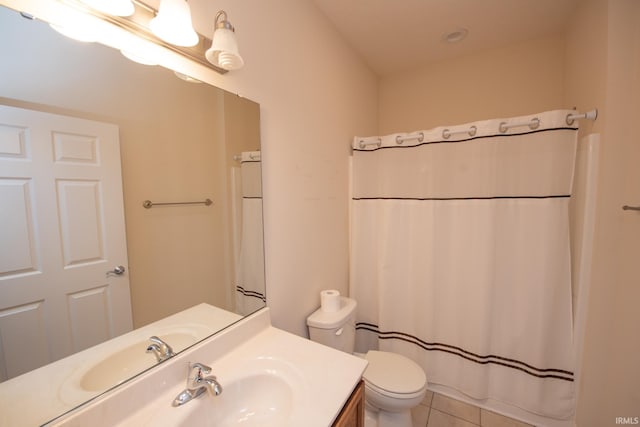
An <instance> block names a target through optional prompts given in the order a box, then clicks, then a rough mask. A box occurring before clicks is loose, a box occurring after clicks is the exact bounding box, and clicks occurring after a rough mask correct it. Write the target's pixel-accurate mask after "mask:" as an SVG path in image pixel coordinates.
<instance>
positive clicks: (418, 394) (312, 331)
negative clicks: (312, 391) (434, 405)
mask: <svg viewBox="0 0 640 427" xmlns="http://www.w3.org/2000/svg"><path fill="white" fill-rule="evenodd" d="M355 309H356V301H355V300H353V299H350V298H346V297H340V309H339V310H338V311H334V312H326V311H323V310H322V309H318V310H316V311H315V312H313V313H312V314H311V315H310V316H309V317H308V318H307V326H308V328H309V337H310V339H311V340H312V341H316V342H319V343H321V344H325V345H328V346H330V347H333V348H335V349H337V350H341V351H344V352H347V353H353V351H354V347H355ZM364 358H365V359H367V361H368V362H369V365H368V366H367V369H366V370H365V372H364V374H363V379H364V385H365V405H366V409H367V417H366V421H367V423H370V425H377V427H411V426H412V422H411V408H413V407H415V406H417V405H418V404H419V403H420V402H421V401H422V399H423V398H424V396H425V394H426V391H427V378H426V375H425V373H424V371H423V370H422V368H421V367H420V366H418V364H416V363H415V362H414V361H412V360H411V359H409V358H407V357H405V356H402V355H400V354H395V353H390V352H386V351H375V350H371V351H369V352H367V353H366V354H365V355H364ZM367 427H369V425H367Z"/></svg>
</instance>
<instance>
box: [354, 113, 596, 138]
mask: <svg viewBox="0 0 640 427" xmlns="http://www.w3.org/2000/svg"><path fill="white" fill-rule="evenodd" d="M597 118H598V109H597V108H595V109H593V110H591V111H587V112H586V113H577V112H576V113H571V114H567V117H566V119H565V121H566V122H567V125H569V126H571V125H572V124H573V122H574V121H576V120H582V119H586V120H591V121H595V120H596V119H597ZM521 126H529V128H530V129H532V130H534V129H537V128H538V127H539V126H540V119H538V118H537V117H534V118H533V119H531V120H530V121H528V122H518V123H507V122H502V123H500V126H499V127H498V130H499V131H500V133H505V132H506V131H507V130H509V129H511V128H515V127H521ZM477 130H478V128H477V127H476V126H470V127H469V128H467V129H457V130H453V129H444V130H443V131H442V137H443V138H444V139H449V138H450V137H451V135H459V134H464V133H466V134H469V136H471V137H473V136H475V134H476V132H477ZM412 139H417V140H418V142H422V140H423V139H424V133H423V132H417V133H415V134H411V135H404V136H400V135H398V136H396V144H402V143H403V142H404V141H408V140H412ZM369 145H375V146H377V147H380V146H382V138H379V137H378V138H363V139H361V140H359V141H358V147H360V148H365V147H367V146H369Z"/></svg>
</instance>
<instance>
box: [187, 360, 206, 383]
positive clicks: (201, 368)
mask: <svg viewBox="0 0 640 427" xmlns="http://www.w3.org/2000/svg"><path fill="white" fill-rule="evenodd" d="M189 372H190V374H191V375H189V377H193V379H194V380H195V379H202V378H204V375H207V374H208V373H210V372H211V368H210V367H209V366H207V365H203V364H202V363H198V362H196V363H191V364H190V365H189ZM203 374H204V375H203Z"/></svg>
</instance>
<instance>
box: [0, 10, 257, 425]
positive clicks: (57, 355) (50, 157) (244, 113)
mask: <svg viewBox="0 0 640 427" xmlns="http://www.w3.org/2000/svg"><path fill="white" fill-rule="evenodd" d="M0 33H1V34H2V40H1V41H0V58H1V60H0V113H1V114H0V255H1V257H0V381H2V382H0V400H1V401H2V404H0V413H1V412H3V405H4V406H5V407H9V406H12V405H13V406H15V405H21V404H23V403H21V400H22V397H21V396H19V395H13V393H12V392H10V391H7V387H8V386H15V385H16V384H18V385H19V384H20V383H21V382H26V381H30V380H29V377H28V375H32V374H33V372H34V371H33V370H34V369H35V370H38V369H45V368H46V367H47V366H51V365H50V364H51V363H60V361H61V360H68V359H69V358H73V357H74V354H78V352H86V351H88V350H91V349H92V348H96V347H99V346H104V345H105V342H113V339H114V338H115V337H116V336H123V335H122V334H125V336H126V335H127V334H129V333H132V332H130V331H133V332H135V331H136V330H141V329H144V328H148V327H149V325H157V324H161V323H158V322H162V321H163V319H166V318H172V317H171V316H180V314H176V313H184V311H185V310H189V309H191V308H192V307H194V306H196V307H201V306H202V305H203V304H202V303H204V304H205V305H206V306H207V307H213V308H215V309H218V310H219V312H220V313H221V314H220V316H217V317H216V316H214V317H215V319H214V320H212V321H211V322H210V323H208V324H209V326H210V327H211V329H210V330H206V331H204V332H203V333H202V334H201V335H200V336H197V334H196V335H194V336H193V337H191V338H189V339H183V338H184V336H182V335H180V334H174V338H175V341H174V342H173V343H171V342H169V344H172V346H173V347H174V350H175V351H176V352H178V351H180V350H182V349H183V348H186V347H188V346H190V345H192V344H193V343H194V342H195V341H197V340H199V339H201V338H202V337H203V335H207V336H208V335H210V334H212V333H215V332H216V331H218V330H220V329H221V328H224V327H226V326H228V325H229V324H230V323H232V322H234V321H236V320H238V319H241V318H242V317H243V316H246V315H248V314H250V313H252V312H254V311H256V310H257V309H259V308H261V307H263V306H264V305H265V283H264V258H263V235H262V192H261V180H260V177H261V167H260V165H261V155H260V135H259V129H260V125H259V114H260V111H259V105H258V104H256V103H255V102H252V101H250V100H247V99H244V98H242V97H239V96H237V95H235V94H231V93H228V92H226V91H224V90H221V89H219V88H216V87H213V86H209V85H207V84H204V83H193V82H188V81H186V80H183V79H180V78H178V76H177V75H176V73H174V72H173V71H171V70H168V69H164V68H161V67H157V66H155V67H154V66H144V65H140V64H138V63H134V62H132V61H130V60H128V59H127V58H125V57H124V56H123V55H121V54H120V52H118V51H115V50H113V49H111V48H108V47H105V46H102V45H99V44H95V43H81V42H77V41H73V40H71V39H68V38H66V37H64V36H62V35H60V34H58V33H57V32H55V31H54V30H53V29H52V28H51V27H50V26H49V25H48V24H47V23H45V22H42V21H38V20H31V19H27V18H25V17H23V16H21V15H20V14H19V13H17V12H16V11H13V10H10V9H8V8H4V7H2V6H0ZM23 114H24V115H23ZM24 117H26V118H24ZM40 118H44V119H42V120H40ZM57 120H68V122H64V123H65V124H64V125H59V124H58V123H59V122H58V121H57ZM25 123H33V126H34V127H33V128H32V127H31V125H30V124H29V125H26V124H25ZM67 123H70V124H69V126H70V127H68V128H66V127H64V126H67ZM89 125H95V126H97V129H98V130H96V131H95V132H94V131H93V130H91V129H89V130H87V128H86V127H85V126H89ZM103 125H104V129H106V130H104V132H106V133H104V134H101V133H100V132H102V131H103ZM41 126H44V127H42V128H41ZM47 126H48V127H47ZM59 126H62V128H64V129H63V130H62V131H61V130H60V129H62V128H60V127H59ZM74 126H76V127H74ZM43 129H44V130H43ZM114 129H115V140H116V142H115V143H116V151H104V152H103V151H102V150H103V149H106V146H107V145H108V144H107V142H108V141H107V140H108V139H109V138H111V137H113V136H114ZM56 132H57V133H56ZM43 135H44V136H43ZM87 135H93V136H91V137H88V136H87ZM96 135H98V136H96ZM38 137H42V138H44V139H42V140H41V141H44V142H41V141H40V142H39V141H38ZM109 144H111V142H109ZM43 147H44V148H43ZM41 149H44V150H49V151H46V153H45V154H44V155H42V154H41V153H40V154H38V150H41ZM118 149H119V155H118V151H117V150H118ZM114 153H115V154H114ZM38 156H41V157H42V158H44V163H42V162H41V161H40V160H38V161H35V160H34V159H36V158H38ZM114 158H115V160H116V166H117V167H116V178H115V179H116V185H115V187H116V188H117V187H118V186H120V187H121V190H122V194H121V195H120V196H119V197H120V199H121V200H120V201H119V202H118V201H117V200H116V201H115V202H112V201H111V200H112V199H109V197H112V194H111V193H110V190H108V189H107V188H108V186H109V185H110V184H107V183H106V182H103V181H102V180H103V179H104V180H106V179H108V177H106V176H107V175H104V176H105V177H103V175H100V177H99V178H96V177H94V176H93V175H91V173H92V172H91V171H92V170H94V169H96V167H97V166H96V165H100V166H104V165H106V164H107V163H108V160H109V159H111V160H113V159H114ZM47 162H48V163H47ZM74 162H76V163H80V166H78V169H74V167H76V166H75V165H74ZM60 165H62V166H60ZM58 167H62V168H63V169H64V168H67V169H69V170H71V172H68V173H67V172H63V173H62V175H59V176H58V175H55V173H54V174H53V175H51V174H50V175H47V173H48V172H47V173H45V172H43V171H44V170H45V169H47V170H49V169H51V170H54V169H56V168H58ZM77 170H89V171H90V172H89V175H88V177H86V176H84V175H82V173H80V172H77ZM64 173H67V175H64ZM112 173H113V170H110V171H109V174H112ZM108 176H111V175H108ZM47 179H48V180H49V181H50V182H49V183H48V184H46V185H48V187H46V186H45V187H38V185H40V184H38V183H39V182H42V181H43V180H47ZM119 180H121V181H119ZM120 182H121V184H119V183H120ZM34 183H35V184H34ZM36 184H37V185H36ZM43 188H44V189H43ZM47 188H49V190H47ZM116 198H117V197H116ZM207 199H209V200H210V201H211V202H212V203H211V204H206V203H199V202H204V201H205V200H207ZM47 200H48V201H47ZM145 201H150V202H151V203H152V206H149V203H147V207H144V206H143V203H144V202H145ZM174 202H178V203H184V202H186V204H167V205H165V204H163V203H174ZM192 202H198V203H192ZM119 204H120V205H121V206H123V208H121V210H120V216H121V219H122V218H123V219H124V220H123V221H121V222H122V225H123V227H122V228H123V230H126V236H125V235H124V234H123V236H122V237H117V236H112V235H111V234H110V231H109V230H111V229H110V228H109V224H108V222H109V221H111V220H110V219H108V218H107V216H108V215H112V214H114V212H112V211H114V209H113V207H114V206H117V205H119ZM114 215H115V216H116V222H117V217H118V211H117V209H115V214H114ZM116 228H117V227H116ZM43 233H44V234H47V233H48V236H49V237H46V236H44V237H43V236H42V234H43ZM124 242H126V243H125V244H124V245H123V246H124V252H120V253H119V254H117V255H114V256H112V255H110V254H111V251H112V249H113V247H115V246H117V245H118V244H119V243H124ZM120 265H121V266H122V267H124V272H122V273H121V274H119V271H120V272H121V270H119V269H118V267H119V266H120ZM50 266H53V267H52V268H53V270H56V271H59V273H56V274H54V275H53V276H50V277H45V275H46V274H47V272H48V271H49V269H50V268H49V267H50ZM84 267H87V270H86V271H84V272H82V271H83V268H84ZM63 274H67V276H63ZM92 274H93V276H91V275H92ZM76 276H81V277H82V279H81V280H82V281H83V284H81V285H80V286H79V287H74V286H71V285H70V281H71V280H75V279H76V278H77V277H76ZM127 286H128V288H127ZM53 289H55V291H54V290H53ZM51 301H54V302H51ZM54 308H55V310H59V311H54ZM214 314H215V313H214ZM153 332H154V331H153V330H150V331H149V333H153ZM201 332H202V331H201ZM145 333H146V334H147V335H148V334H149V333H147V332H145ZM161 333H162V331H158V332H156V333H153V334H154V335H161ZM183 335H184V334H183ZM187 335H188V334H187ZM169 336H172V335H171V334H169ZM194 337H195V338H194ZM161 338H162V337H161ZM116 339H117V338H116ZM147 344H149V343H147ZM139 345H141V346H142V348H141V350H138V349H137V348H136V349H135V350H134V351H135V352H137V353H139V354H143V353H145V346H146V344H145V343H144V342H143V343H142V344H139ZM144 356H146V357H148V358H150V364H149V365H143V366H141V367H139V368H138V369H137V370H136V369H132V370H130V371H127V372H126V375H127V377H130V376H133V375H136V374H137V373H138V372H139V371H140V370H144V369H147V368H148V366H152V365H153V364H154V363H156V360H155V359H154V356H155V354H153V352H149V354H144ZM36 372H43V371H36ZM51 380H52V379H51V377H48V378H41V379H40V380H39V381H38V383H39V384H34V383H33V382H31V385H30V387H32V388H34V387H35V388H37V389H38V390H39V391H38V394H39V398H40V399H41V401H45V400H46V399H47V397H46V396H44V395H42V393H44V392H43V391H42V389H43V386H42V384H40V383H41V382H47V381H49V382H51ZM124 380H126V378H123V377H117V378H112V379H111V378H109V379H108V380H105V379H102V380H101V381H102V384H101V385H100V387H96V388H95V389H94V390H88V391H87V392H86V393H78V394H77V396H76V397H68V396H67V397H65V399H64V400H65V401H64V402H63V403H61V404H59V405H57V406H56V405H52V408H51V410H50V412H47V411H46V410H43V411H41V412H42V413H41V414H39V415H38V418H37V419H36V420H35V422H37V423H40V424H41V423H44V422H46V421H47V420H50V419H52V418H55V417H56V416H58V415H60V413H61V412H64V411H66V410H69V409H72V408H73V407H75V406H77V405H79V404H81V403H83V402H85V401H86V400H88V399H91V398H93V397H95V396H96V395H98V394H100V393H101V392H102V391H104V390H106V389H109V388H111V387H113V386H116V385H117V384H118V383H121V382H122V381H124ZM44 388H46V389H48V391H49V392H50V393H52V394H58V395H59V394H60V391H59V390H58V389H56V386H55V385H51V384H50V385H48V386H47V387H44ZM85 391H86V390H85ZM8 396H10V397H8ZM58 397H59V396H58ZM45 406H46V405H45ZM41 409H42V408H41ZM24 410H25V411H29V410H30V409H29V408H24ZM1 418H2V416H0V424H2V420H1Z"/></svg>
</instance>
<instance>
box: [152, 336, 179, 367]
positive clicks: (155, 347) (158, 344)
mask: <svg viewBox="0 0 640 427" xmlns="http://www.w3.org/2000/svg"><path fill="white" fill-rule="evenodd" d="M149 339H150V340H151V344H149V347H147V353H153V354H154V355H155V356H156V359H157V360H158V363H160V362H164V361H165V360H167V359H168V358H170V357H173V356H175V355H176V354H175V353H174V351H173V349H172V348H171V346H170V345H169V344H167V343H166V342H164V341H162V340H161V339H160V338H158V337H157V336H155V335H154V336H152V337H151V338H149Z"/></svg>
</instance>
